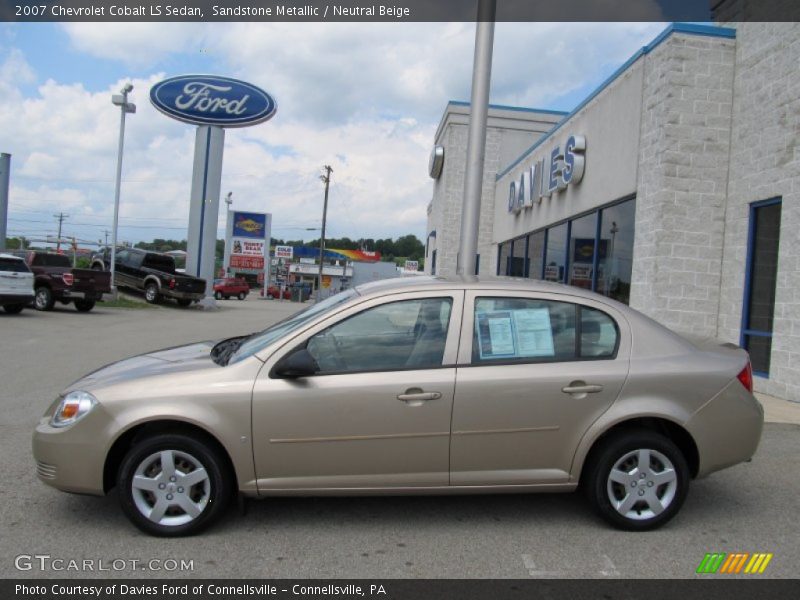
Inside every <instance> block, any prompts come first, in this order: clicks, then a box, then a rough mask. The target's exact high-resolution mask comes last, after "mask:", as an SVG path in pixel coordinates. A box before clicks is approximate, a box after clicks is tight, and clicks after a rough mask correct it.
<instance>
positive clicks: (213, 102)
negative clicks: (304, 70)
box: [150, 75, 278, 127]
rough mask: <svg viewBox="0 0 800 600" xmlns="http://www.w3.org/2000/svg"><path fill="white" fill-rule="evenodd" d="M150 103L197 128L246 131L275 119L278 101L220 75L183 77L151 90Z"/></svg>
mask: <svg viewBox="0 0 800 600" xmlns="http://www.w3.org/2000/svg"><path fill="white" fill-rule="evenodd" d="M150 102H152V103H153V106H155V107H156V108H157V109H158V110H160V111H161V112H162V113H164V114H165V115H167V116H169V117H172V118H173V119H177V120H179V121H184V122H185V123H194V124H197V125H218V126H221V127H245V126H247V125H255V124H256V123H261V122H263V121H266V120H267V119H270V118H272V116H273V115H274V114H275V111H276V110H277V108H278V105H277V104H276V103H275V99H274V98H273V97H272V96H270V95H269V94H268V93H267V92H265V91H264V90H261V89H259V88H257V87H256V86H254V85H252V84H249V83H245V82H244V81H239V80H238V79H231V78H230V77H220V76H217V75H180V76H178V77H170V78H169V79H165V80H164V81H162V82H160V83H157V84H155V85H154V86H153V87H152V88H150Z"/></svg>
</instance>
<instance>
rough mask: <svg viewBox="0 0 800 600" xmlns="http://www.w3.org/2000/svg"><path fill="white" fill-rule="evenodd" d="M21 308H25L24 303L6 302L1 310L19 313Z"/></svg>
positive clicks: (13, 313)
mask: <svg viewBox="0 0 800 600" xmlns="http://www.w3.org/2000/svg"><path fill="white" fill-rule="evenodd" d="M23 308H25V305H24V304H6V305H5V306H4V307H3V310H4V311H6V312H7V313H8V314H10V315H16V314H19V313H21V312H22V309H23Z"/></svg>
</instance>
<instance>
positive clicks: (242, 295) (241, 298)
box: [236, 292, 247, 300]
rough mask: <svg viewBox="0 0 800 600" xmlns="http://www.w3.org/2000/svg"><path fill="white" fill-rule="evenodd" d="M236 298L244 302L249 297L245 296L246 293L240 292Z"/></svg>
mask: <svg viewBox="0 0 800 600" xmlns="http://www.w3.org/2000/svg"><path fill="white" fill-rule="evenodd" d="M236 297H237V298H238V299H239V300H244V299H245V298H246V297H247V294H245V293H244V292H239V293H238V294H237V295H236Z"/></svg>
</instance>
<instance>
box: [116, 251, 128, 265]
mask: <svg viewBox="0 0 800 600" xmlns="http://www.w3.org/2000/svg"><path fill="white" fill-rule="evenodd" d="M129 258H130V252H129V251H128V250H120V251H119V252H117V254H116V262H118V263H119V264H121V265H127V264H128V259H129Z"/></svg>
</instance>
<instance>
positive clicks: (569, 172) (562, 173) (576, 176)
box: [508, 135, 586, 213]
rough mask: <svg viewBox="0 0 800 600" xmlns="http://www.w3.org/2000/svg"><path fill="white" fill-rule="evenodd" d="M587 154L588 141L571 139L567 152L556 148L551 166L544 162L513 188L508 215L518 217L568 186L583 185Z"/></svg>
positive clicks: (509, 194)
mask: <svg viewBox="0 0 800 600" xmlns="http://www.w3.org/2000/svg"><path fill="white" fill-rule="evenodd" d="M585 152H586V138H585V137H584V136H582V135H571V136H569V138H568V139H567V141H566V143H565V144H564V147H563V148H562V147H561V146H556V147H555V148H553V149H552V151H551V152H550V164H549V165H546V161H545V159H544V158H543V159H541V160H540V161H538V162H535V163H533V164H532V165H531V166H530V167H529V168H527V169H526V170H524V171H523V172H522V175H521V176H520V178H519V180H516V181H512V182H511V184H510V185H509V189H508V212H512V213H518V212H520V211H521V210H522V209H523V208H530V207H531V206H533V204H534V203H535V202H541V201H542V198H549V197H550V196H551V195H552V194H553V193H554V192H559V191H561V190H563V189H566V187H567V186H568V185H573V184H576V183H580V181H581V179H583V172H584V170H585V168H586V158H585V156H584V153H585Z"/></svg>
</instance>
